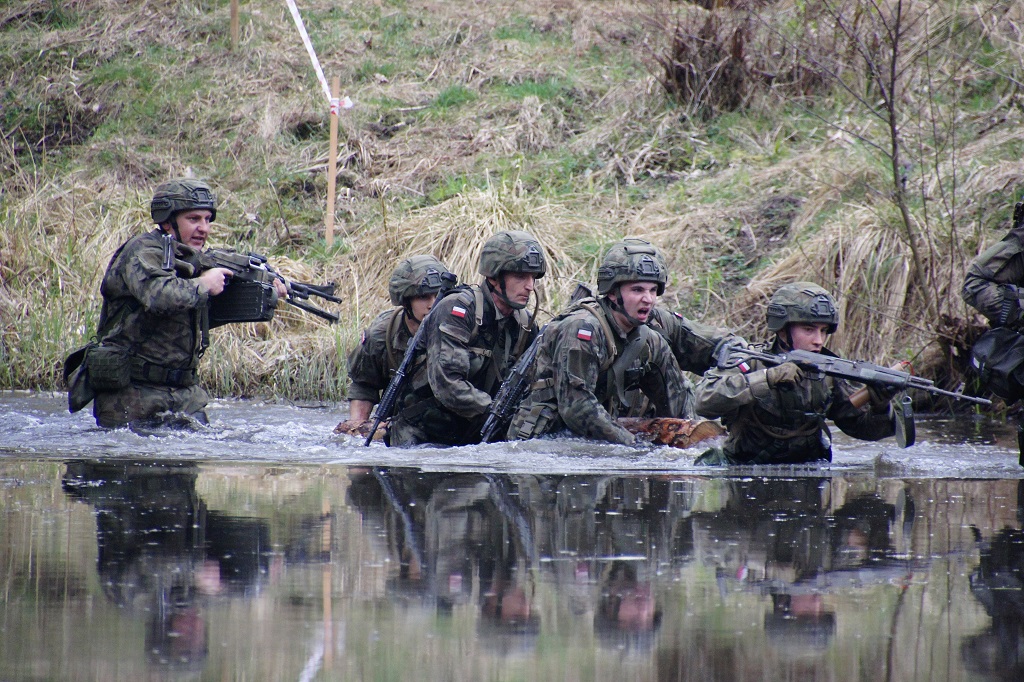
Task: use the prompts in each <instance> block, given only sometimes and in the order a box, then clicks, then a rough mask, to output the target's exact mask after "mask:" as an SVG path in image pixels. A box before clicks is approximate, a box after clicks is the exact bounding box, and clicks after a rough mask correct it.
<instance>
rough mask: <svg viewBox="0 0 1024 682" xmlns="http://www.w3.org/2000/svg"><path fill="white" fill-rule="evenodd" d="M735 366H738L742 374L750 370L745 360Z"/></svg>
mask: <svg viewBox="0 0 1024 682" xmlns="http://www.w3.org/2000/svg"><path fill="white" fill-rule="evenodd" d="M736 366H737V367H739V368H740V372H742V373H743V374H746V373H747V372H749V371H750V365H748V364H747V363H745V362H740V364H738V365H736Z"/></svg>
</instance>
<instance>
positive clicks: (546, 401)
mask: <svg viewBox="0 0 1024 682" xmlns="http://www.w3.org/2000/svg"><path fill="white" fill-rule="evenodd" d="M627 348H629V349H630V350H629V351H627V350H626V349H627ZM534 377H535V381H534V383H533V384H532V385H531V390H530V394H529V396H528V397H527V398H526V399H525V400H524V401H523V404H522V405H520V407H519V410H518V411H517V412H516V415H515V416H514V417H513V419H512V424H511V426H510V427H509V431H508V437H509V438H510V439H526V438H533V437H536V436H540V435H543V434H545V433H551V432H554V431H559V430H561V429H565V428H568V429H569V430H571V431H572V432H574V433H576V434H579V435H581V436H584V437H586V438H593V439H595V440H604V441H609V442H612V443H622V444H624V445H631V444H632V443H633V442H634V440H635V438H634V436H633V434H631V433H630V432H629V431H627V430H626V429H624V428H623V427H621V426H619V425H618V424H616V423H615V418H616V417H620V416H632V415H635V414H636V410H638V409H642V406H641V403H642V402H643V401H642V400H641V399H640V398H641V397H640V396H638V395H636V393H635V392H633V391H632V389H640V391H642V392H643V394H644V395H646V396H647V397H648V398H649V399H650V400H651V402H652V403H653V405H654V409H655V413H656V416H662V417H692V416H693V391H692V387H691V386H690V385H689V382H688V381H687V380H686V378H685V377H684V376H683V374H682V372H681V371H680V370H679V366H678V364H677V363H676V361H675V358H674V357H673V356H672V350H671V349H670V348H669V345H668V343H667V342H666V341H665V339H664V338H663V337H662V336H661V335H660V334H658V333H657V332H655V331H653V330H652V329H651V328H649V327H648V326H647V325H640V326H638V327H636V328H634V329H633V330H632V331H630V332H628V333H626V332H623V331H622V329H620V328H619V326H618V325H617V324H616V323H615V322H614V320H613V318H612V315H611V309H610V307H609V304H608V302H607V299H605V298H602V299H593V298H590V299H583V300H582V301H579V302H578V303H577V304H576V305H575V306H574V307H572V308H570V309H569V311H567V312H566V313H564V314H562V315H560V316H559V317H558V318H556V319H555V320H554V321H552V323H551V324H550V326H549V327H548V329H547V330H546V331H545V332H544V338H543V339H542V340H541V343H540V349H539V350H538V352H537V360H536V364H535V365H534Z"/></svg>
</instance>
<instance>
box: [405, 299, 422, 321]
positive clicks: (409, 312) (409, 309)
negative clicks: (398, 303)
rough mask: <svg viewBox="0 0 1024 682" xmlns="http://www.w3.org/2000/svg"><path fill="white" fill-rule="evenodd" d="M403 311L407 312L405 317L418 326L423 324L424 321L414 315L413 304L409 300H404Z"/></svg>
mask: <svg viewBox="0 0 1024 682" xmlns="http://www.w3.org/2000/svg"><path fill="white" fill-rule="evenodd" d="M402 310H404V311H405V316H406V317H407V318H409V319H410V320H412V321H413V322H415V323H416V324H423V320H420V319H418V318H417V317H416V316H415V315H413V314H412V302H411V300H410V299H409V298H403V299H402Z"/></svg>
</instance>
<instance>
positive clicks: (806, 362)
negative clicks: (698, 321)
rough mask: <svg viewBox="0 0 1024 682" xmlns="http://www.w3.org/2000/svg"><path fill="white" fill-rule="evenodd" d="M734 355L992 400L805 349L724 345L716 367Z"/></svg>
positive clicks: (733, 363)
mask: <svg viewBox="0 0 1024 682" xmlns="http://www.w3.org/2000/svg"><path fill="white" fill-rule="evenodd" d="M736 355H745V356H747V357H751V358H756V359H757V360H760V361H761V362H764V363H765V364H767V365H781V364H783V363H785V362H795V363H796V364H797V365H799V366H800V367H804V368H807V369H812V370H814V371H816V372H820V373H821V374H825V375H827V376H832V377H839V378H841V379H850V380H852V381H858V382H860V383H862V384H869V385H870V384H874V385H876V386H891V387H895V388H898V389H902V390H906V389H908V388H914V389H917V390H920V391H925V392H927V393H932V394H935V395H944V396H949V397H950V398H955V399H957V400H967V401H970V402H972V403H977V404H979V405H991V404H992V401H991V400H988V399H986V398H977V397H975V396H971V395H964V394H963V393H954V392H953V391H946V390H944V389H941V388H938V387H937V386H936V385H935V382H934V381H931V380H930V379H924V378H922V377H918V376H914V375H913V374H910V373H909V372H903V371H900V370H898V369H890V368H888V367H882V366H881V365H875V364H873V363H870V362H864V361H863V360H844V359H843V358H837V357H833V356H831V355H823V354H821V353H814V352H812V351H809V350H791V351H788V352H785V353H779V354H778V355H775V354H772V353H763V352H761V351H756V350H752V349H750V348H743V347H740V346H726V347H725V348H723V349H722V351H721V352H720V353H719V355H718V366H719V368H722V369H727V368H729V367H735V366H736V365H737V364H739V362H740V360H739V358H735V356H736ZM730 356H733V358H735V359H732V358H730Z"/></svg>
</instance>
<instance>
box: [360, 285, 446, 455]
mask: <svg viewBox="0 0 1024 682" xmlns="http://www.w3.org/2000/svg"><path fill="white" fill-rule="evenodd" d="M453 276H454V275H453ZM450 291H451V289H450V288H448V289H441V291H439V292H437V298H435V299H434V303H433V305H431V306H430V310H429V311H427V314H426V315H424V316H423V320H422V321H421V322H420V326H419V329H417V330H416V333H415V334H413V337H412V339H411V340H410V341H409V347H408V348H406V349H405V356H404V357H403V358H402V363H401V364H400V365H398V369H396V370H395V375H394V376H393V377H391V383H389V384H388V387H387V388H386V389H384V395H382V396H381V397H380V402H379V403H377V407H376V408H374V410H373V426H371V427H370V433H369V435H368V436H366V442H364V443H363V447H367V446H368V445H369V444H370V442H371V441H372V440H373V434H375V433H377V427H378V426H380V423H381V422H382V421H384V420H385V419H388V418H390V417H391V415H392V414H393V413H394V411H395V405H396V404H397V403H398V394H399V392H400V391H401V390H402V384H404V383H405V375H406V374H408V373H409V367H410V365H412V359H413V357H414V356H415V355H416V349H417V348H419V346H420V341H421V340H422V339H423V333H424V332H426V330H427V319H428V318H429V317H430V313H432V312H434V308H436V307H437V304H438V303H440V302H441V299H442V298H444V297H445V296H446V295H447V294H448V293H449V292H450Z"/></svg>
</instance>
